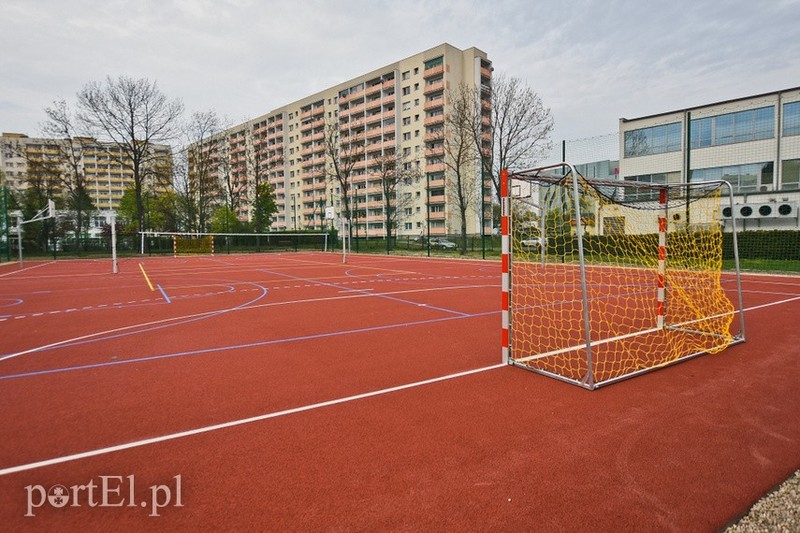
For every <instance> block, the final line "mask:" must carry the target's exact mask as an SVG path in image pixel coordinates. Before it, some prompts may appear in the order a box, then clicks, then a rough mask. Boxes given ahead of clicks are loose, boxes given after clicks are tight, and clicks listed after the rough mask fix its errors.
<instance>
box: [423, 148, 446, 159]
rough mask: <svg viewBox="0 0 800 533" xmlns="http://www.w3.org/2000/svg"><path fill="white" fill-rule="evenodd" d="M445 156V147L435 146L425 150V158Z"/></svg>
mask: <svg viewBox="0 0 800 533" xmlns="http://www.w3.org/2000/svg"><path fill="white" fill-rule="evenodd" d="M443 155H444V146H434V147H433V148H428V149H426V150H425V157H436V156H443Z"/></svg>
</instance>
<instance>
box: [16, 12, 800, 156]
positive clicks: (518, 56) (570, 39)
mask: <svg viewBox="0 0 800 533" xmlns="http://www.w3.org/2000/svg"><path fill="white" fill-rule="evenodd" d="M798 37H800V0H663V1H652V0H632V1H628V0H616V1H615V0H597V1H570V0H481V1H461V2H459V1H453V0H451V1H448V0H394V1H384V0H373V1H362V0H344V1H336V2H334V1H324V0H309V1H306V0H292V1H282V0H281V1H278V0H274V1H273V0H260V1H258V0H157V1H152V2H151V1H147V0H137V1H133V0H129V1H118V0H107V1H102V2H99V1H97V0H91V1H82V0H3V2H2V13H0V131H3V132H20V133H26V134H28V135H37V134H39V133H40V124H41V122H42V121H43V120H44V113H43V108H44V107H45V106H47V105H49V104H50V103H51V102H52V101H53V100H55V99H59V98H64V99H66V100H67V101H68V102H74V101H75V94H76V92H77V91H78V90H79V89H80V88H81V87H83V86H84V85H85V84H86V83H87V82H89V81H102V80H103V79H104V78H105V77H106V75H111V76H113V77H116V76H118V75H127V76H131V77H135V78H148V79H150V80H154V81H157V82H158V84H159V87H160V88H161V90H162V91H163V92H164V93H165V94H166V95H167V96H169V97H171V98H180V99H181V100H183V102H184V103H185V105H186V109H187V111H189V112H190V111H205V110H209V109H213V110H216V111H217V113H218V114H219V115H220V116H224V117H226V118H227V119H228V120H229V121H230V122H231V123H234V124H235V123H240V122H242V121H244V120H247V119H250V118H254V117H257V116H259V115H262V114H264V113H266V112H268V111H270V110H272V109H274V108H277V107H280V106H282V105H285V104H287V103H289V102H292V101H294V100H297V99H299V98H302V97H305V96H308V95H310V94H313V93H315V92H318V91H320V90H323V89H326V88H328V87H330V86H333V85H336V84H338V83H341V82H343V81H346V80H348V79H350V78H353V77H356V76H359V75H361V74H364V73H366V72H368V71H371V70H374V69H377V68H380V67H382V66H384V65H387V64H390V63H393V62H395V61H398V60H400V59H403V58H406V57H409V56H411V55H414V54H416V53H419V52H421V51H423V50H426V49H428V48H431V47H433V46H436V45H438V44H441V43H443V42H447V43H449V44H451V45H453V46H456V47H458V48H461V49H466V48H469V47H471V46H475V47H477V48H479V49H481V50H483V51H485V52H486V53H487V54H488V56H489V59H491V60H492V62H493V64H494V68H495V72H497V73H503V74H506V75H508V76H514V77H517V78H520V79H522V80H524V81H525V82H526V83H527V84H528V85H529V86H530V87H531V88H532V89H533V90H534V91H536V92H537V93H538V94H539V95H540V96H541V98H542V100H543V101H544V104H545V105H546V106H548V107H550V109H551V111H552V113H553V116H554V118H555V123H556V127H555V131H554V140H556V141H560V140H561V139H577V138H585V137H594V136H598V135H603V134H607V133H611V132H614V131H616V130H617V128H618V119H619V118H620V117H626V118H634V117H638V116H644V115H650V114H655V113H661V112H665V111H672V110H676V109H683V108H686V107H691V106H695V105H702V104H705V103H710V102H715V101H720V100H727V99H730V98H737V97H741V96H748V95H752V94H758V93H764V92H770V91H775V90H780V89H786V88H790V87H796V86H800V38H798Z"/></svg>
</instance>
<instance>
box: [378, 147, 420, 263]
mask: <svg viewBox="0 0 800 533" xmlns="http://www.w3.org/2000/svg"><path fill="white" fill-rule="evenodd" d="M370 163H371V164H372V165H374V167H373V168H375V169H376V174H377V178H378V179H379V180H380V184H381V192H382V196H383V220H384V223H383V225H384V230H385V235H386V246H387V250H388V249H389V243H390V242H391V238H392V235H393V234H394V233H395V231H396V229H397V225H398V223H399V219H400V216H399V215H400V213H401V212H402V210H403V209H404V208H405V207H407V206H409V205H411V203H412V201H411V200H410V199H405V198H404V197H401V196H399V195H398V189H402V186H403V185H411V184H412V182H413V181H414V180H416V179H417V178H420V177H421V176H422V173H421V172H420V171H419V170H418V169H417V168H415V166H414V164H413V161H412V160H410V159H409V158H408V157H406V156H403V155H402V154H398V153H397V152H395V151H389V152H385V153H383V154H381V155H380V156H378V157H376V158H374V159H372V160H371V161H370Z"/></svg>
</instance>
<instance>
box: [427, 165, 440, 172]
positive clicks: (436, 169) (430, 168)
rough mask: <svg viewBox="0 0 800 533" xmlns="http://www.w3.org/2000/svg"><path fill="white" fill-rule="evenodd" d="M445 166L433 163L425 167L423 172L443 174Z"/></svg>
mask: <svg viewBox="0 0 800 533" xmlns="http://www.w3.org/2000/svg"><path fill="white" fill-rule="evenodd" d="M444 169H445V165H444V163H433V164H431V165H425V172H444Z"/></svg>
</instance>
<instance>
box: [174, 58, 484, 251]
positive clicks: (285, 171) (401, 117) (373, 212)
mask: <svg viewBox="0 0 800 533" xmlns="http://www.w3.org/2000/svg"><path fill="white" fill-rule="evenodd" d="M491 76H492V67H491V62H490V61H489V60H488V58H487V55H486V53H485V52H482V51H481V50H478V49H477V48H469V49H466V50H460V49H458V48H455V47H453V46H451V45H449V44H441V45H439V46H436V47H434V48H431V49H429V50H426V51H424V52H421V53H419V54H416V55H414V56H411V57H408V58H406V59H402V60H400V61H397V62H396V63H392V64H390V65H386V66H383V67H381V68H378V69H375V70H373V71H371V72H368V73H365V74H363V75H361V76H358V77H356V78H353V79H350V80H347V81H345V82H342V83H340V84H338V85H336V86H333V87H330V88H328V89H325V90H323V91H320V92H318V93H315V94H312V95H309V96H306V97H303V98H301V99H299V100H296V101H294V102H291V103H289V104H287V105H284V106H282V107H279V108H277V109H273V110H272V111H269V112H267V113H265V114H263V115H261V116H259V117H257V118H254V119H252V120H249V121H247V122H245V123H243V124H239V125H237V126H234V127H232V128H230V129H228V130H226V131H225V132H223V133H222V134H220V135H218V136H215V137H214V138H213V139H212V140H211V141H209V142H204V143H202V144H198V145H193V146H192V147H190V150H199V151H200V152H203V151H205V152H215V153H214V154H211V155H212V157H211V159H213V160H214V161H215V162H217V163H218V162H219V161H221V160H222V159H223V158H225V159H226V164H225V165H224V168H225V170H224V171H225V172H229V173H230V177H231V178H232V180H233V183H234V184H235V188H236V190H237V191H239V192H240V193H242V194H240V195H239V196H240V197H241V198H252V197H253V191H252V188H253V181H254V174H255V173H256V172H258V173H259V175H260V176H263V177H264V178H265V179H268V181H269V183H270V184H271V185H272V187H273V190H274V193H275V198H276V203H277V204H278V208H279V211H278V213H277V214H276V215H275V216H273V222H272V226H271V230H274V231H283V230H301V229H303V230H304V229H322V228H325V227H328V226H329V225H330V221H326V220H325V211H326V208H328V207H333V208H334V210H335V215H336V217H337V218H338V217H341V216H342V214H343V211H344V207H343V191H342V190H341V187H340V186H339V184H337V183H336V180H332V179H331V178H330V169H329V167H328V166H329V165H330V164H331V157H330V156H329V155H328V154H326V143H325V136H326V127H329V125H331V124H333V125H335V126H336V127H337V128H338V139H339V142H342V143H344V142H347V143H356V144H363V149H362V150H361V151H360V152H359V153H360V156H359V157H360V159H359V160H358V161H357V162H356V163H355V164H354V166H353V168H352V173H351V175H350V179H351V182H350V185H349V186H350V194H349V201H350V202H351V209H352V212H353V228H354V230H355V233H356V234H358V235H360V236H383V235H385V226H384V218H385V213H384V207H385V197H384V192H383V190H382V188H381V186H380V184H381V182H380V179H379V178H380V176H379V174H378V172H377V166H376V165H377V163H378V162H379V161H380V160H381V159H383V158H385V157H386V156H387V155H390V156H391V155H392V154H395V155H396V156H397V158H398V159H397V160H398V161H402V164H403V165H404V166H405V167H406V168H407V169H416V170H418V171H419V172H418V175H417V176H416V177H414V178H413V179H408V180H404V181H403V182H402V183H401V184H399V185H398V187H397V191H396V196H397V197H396V204H395V205H396V206H397V216H396V224H395V227H396V235H398V236H400V235H409V236H410V235H413V236H418V235H423V234H425V235H427V234H429V233H430V234H431V235H444V234H452V233H459V232H460V231H461V224H460V216H459V213H458V211H457V209H455V207H454V202H453V201H452V199H451V194H449V192H448V183H449V180H450V179H451V176H450V175H451V172H450V171H449V170H448V169H447V165H446V164H445V157H446V156H445V149H444V146H443V140H442V137H443V132H444V131H445V129H446V120H445V117H446V115H447V113H449V104H450V102H449V101H448V98H447V94H448V91H449V90H455V89H457V88H458V87H459V85H460V84H465V85H467V86H469V87H471V88H478V89H480V95H481V96H480V98H481V103H482V105H483V108H484V110H485V117H484V119H483V124H484V125H485V127H486V132H487V135H488V131H489V127H490V124H491V122H490V109H491V107H490V99H489V91H490V86H491ZM220 137H222V141H223V142H222V143H220V142H219V141H220ZM220 144H221V145H222V146H221V147H220ZM219 168H222V166H220V167H219ZM479 168H480V167H479V166H478V162H477V161H476V162H475V164H474V167H473V168H471V169H470V170H469V179H470V180H476V184H475V187H476V190H478V188H479V181H480V171H479ZM217 172H218V173H219V169H218V171H217ZM485 199H486V201H487V202H491V194H486V195H485ZM474 203H475V206H473V208H471V209H470V211H469V213H468V215H467V232H468V233H479V232H480V213H481V210H480V200H479V199H478V200H477V201H476V202H474ZM237 212H238V215H239V217H240V219H243V220H251V219H252V216H251V214H250V206H249V205H248V203H247V202H241V203H240V205H239V206H238V208H237ZM490 212H491V209H487V210H486V214H485V222H484V225H485V226H488V225H489V224H490V221H491V218H490Z"/></svg>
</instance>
